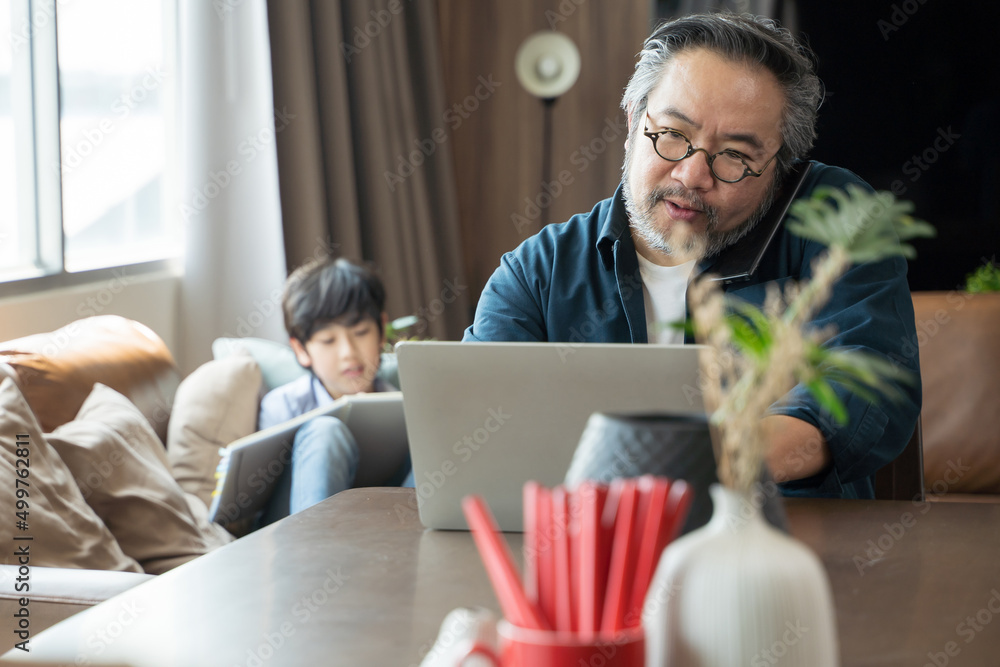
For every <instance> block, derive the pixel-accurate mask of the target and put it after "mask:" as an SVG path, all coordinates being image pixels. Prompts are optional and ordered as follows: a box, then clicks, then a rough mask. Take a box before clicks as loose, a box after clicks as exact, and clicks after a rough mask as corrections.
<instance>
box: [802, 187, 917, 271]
mask: <svg viewBox="0 0 1000 667" xmlns="http://www.w3.org/2000/svg"><path fill="white" fill-rule="evenodd" d="M912 211H913V204H912V203H911V202H908V201H899V200H897V199H896V198H895V197H894V196H893V195H892V193H890V192H884V191H883V192H874V193H873V192H869V191H867V190H865V189H863V188H861V187H859V186H857V185H855V184H849V185H848V186H847V188H846V190H841V189H838V188H831V187H819V188H816V189H815V190H814V191H813V193H812V196H810V197H808V198H802V199H798V200H796V201H795V202H794V203H793V204H792V207H791V215H792V219H790V220H789V222H788V230H789V231H791V232H792V233H793V234H796V235H798V236H801V237H803V238H807V239H811V240H813V241H818V242H819V243H822V244H823V245H825V246H827V247H833V246H838V247H840V248H843V249H844V250H845V251H846V252H847V254H848V256H849V257H850V258H851V261H853V262H855V263H860V262H871V261H876V260H880V259H884V258H886V257H890V256H893V255H901V256H903V257H906V258H913V257H915V256H916V250H914V248H913V246H912V245H910V244H908V243H905V241H908V240H910V239H913V238H918V237H930V236H934V234H935V231H934V227H932V226H931V225H929V224H928V223H926V222H924V221H922V220H917V219H915V218H914V217H913V216H912V215H911V213H912Z"/></svg>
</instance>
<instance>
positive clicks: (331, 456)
mask: <svg viewBox="0 0 1000 667" xmlns="http://www.w3.org/2000/svg"><path fill="white" fill-rule="evenodd" d="M359 459H360V453H359V450H358V443H357V441H356V440H355V439H354V436H353V435H352V434H351V432H350V430H349V429H348V428H347V426H345V425H344V422H342V421H340V420H339V419H337V418H336V417H330V416H322V417H316V418H315V419H313V420H311V421H309V422H307V423H306V424H304V425H303V426H302V427H301V428H300V429H299V430H298V431H297V432H296V433H295V440H294V441H293V446H292V462H291V466H289V468H290V469H289V470H285V471H283V472H282V473H281V476H280V477H279V478H278V480H277V484H276V486H275V488H274V494H273V495H272V496H271V500H270V501H268V506H267V508H266V509H265V511H264V517H263V521H262V524H263V525H267V524H270V523H273V522H275V521H278V520H279V519H283V518H284V517H286V516H288V515H290V514H295V513H296V512H301V511H302V510H304V509H306V508H307V507H312V506H313V505H315V504H316V503H318V502H320V501H321V500H326V499H327V498H329V497H330V496H332V495H334V494H335V493H340V492H341V491H344V490H345V489H349V488H351V487H352V486H354V475H355V473H356V472H357V470H358V460H359ZM407 467H408V466H407ZM399 476H401V475H399ZM409 477H410V478H411V480H412V472H411V473H410V476H409ZM396 483H397V484H398V483H399V482H398V476H397V481H396ZM405 485H407V484H405V483H404V486H405ZM408 485H409V486H412V485H413V482H412V481H409V484H408Z"/></svg>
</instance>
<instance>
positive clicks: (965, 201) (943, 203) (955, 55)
mask: <svg viewBox="0 0 1000 667" xmlns="http://www.w3.org/2000/svg"><path fill="white" fill-rule="evenodd" d="M799 17H800V22H799V28H800V31H801V33H802V34H804V35H805V36H806V37H807V38H808V40H809V42H810V44H811V45H812V47H813V49H814V50H815V51H816V53H817V55H818V56H819V59H820V65H819V74H820V77H821V78H822V79H823V81H824V83H825V84H826V87H827V91H828V92H827V99H826V101H825V103H824V105H823V107H822V108H821V111H820V122H819V135H820V136H819V140H818V142H817V145H816V148H815V150H814V151H813V157H814V158H816V159H818V160H821V161H823V162H828V163H832V164H837V165H840V166H844V167H848V168H850V169H852V170H853V171H855V172H856V173H858V174H859V175H860V176H862V177H863V178H865V179H866V180H867V181H868V182H869V183H871V184H872V186H874V187H875V188H878V189H886V190H888V189H892V188H895V190H896V193H897V194H900V193H901V196H902V197H903V198H905V199H909V200H911V201H913V202H914V204H915V206H916V214H917V215H918V216H919V217H921V218H923V219H925V220H927V221H928V222H930V223H932V224H933V225H934V226H935V227H937V230H938V236H937V237H936V238H935V239H930V240H920V241H918V242H917V243H916V244H915V245H916V247H917V252H918V257H917V259H916V260H915V261H913V262H911V264H910V286H911V288H912V289H915V290H917V289H919V290H926V289H945V290H947V289H952V288H954V287H956V286H957V285H959V284H962V283H964V278H965V275H966V274H967V273H969V272H971V271H972V270H974V269H975V267H976V266H978V265H979V264H981V263H982V261H983V260H984V259H990V258H993V257H995V256H996V255H997V253H998V246H1000V130H998V128H1000V87H998V84H1000V55H998V50H997V46H996V43H997V37H996V30H997V26H998V25H1000V4H998V3H993V2H985V1H983V2H965V3H956V2H943V1H941V0H925V1H924V2H923V3H921V2H920V0H907V1H902V0H896V1H893V2H889V1H887V0H839V1H838V2H836V3H819V2H808V3H807V2H800V3H799Z"/></svg>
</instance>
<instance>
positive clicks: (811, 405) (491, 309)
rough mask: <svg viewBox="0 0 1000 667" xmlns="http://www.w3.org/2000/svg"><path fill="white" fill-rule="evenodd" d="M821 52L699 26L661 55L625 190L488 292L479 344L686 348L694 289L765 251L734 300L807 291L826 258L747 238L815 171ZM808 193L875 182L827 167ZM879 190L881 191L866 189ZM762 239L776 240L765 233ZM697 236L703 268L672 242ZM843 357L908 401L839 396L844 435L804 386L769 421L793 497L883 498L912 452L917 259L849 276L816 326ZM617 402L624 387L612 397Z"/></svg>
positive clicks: (763, 26)
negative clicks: (794, 288) (855, 357)
mask: <svg viewBox="0 0 1000 667" xmlns="http://www.w3.org/2000/svg"><path fill="white" fill-rule="evenodd" d="M812 63H813V55H812V53H811V52H809V51H808V50H807V49H806V48H805V47H804V46H802V45H800V44H798V43H797V42H796V41H795V40H794V38H793V37H792V36H791V35H790V34H789V33H788V31H786V30H784V29H782V28H780V27H778V26H777V25H776V24H775V23H774V22H773V21H771V20H769V19H762V18H758V17H752V16H747V15H732V14H711V15H693V16H687V17H684V18H680V19H677V20H674V21H671V22H669V23H666V24H663V25H662V26H660V27H659V28H657V30H656V31H655V32H654V33H653V34H652V35H651V36H650V37H649V38H648V39H647V40H646V42H645V45H644V48H643V51H642V53H641V54H640V56H639V61H638V63H637V64H636V68H635V73H634V74H633V76H632V78H631V80H630V81H629V84H628V87H627V88H626V90H625V95H624V97H623V99H622V108H623V109H625V111H626V113H627V115H628V126H629V134H628V138H627V140H626V144H625V163H624V166H623V169H622V183H621V186H620V187H619V188H618V190H617V191H616V192H615V193H614V195H613V196H612V197H611V198H610V199H605V200H604V201H601V202H599V203H598V204H597V205H596V206H595V207H594V209H593V210H592V211H591V212H590V213H587V214H581V215H576V216H573V217H572V218H570V220H569V221H567V222H565V223H562V224H557V225H549V226H547V227H545V228H544V229H542V230H541V231H540V232H539V233H538V234H536V235H535V236H533V237H531V238H529V239H527V240H526V241H524V242H523V243H522V244H521V245H520V246H519V247H518V248H517V249H515V250H514V251H512V252H509V253H507V254H505V255H504V256H503V258H502V260H501V264H500V267H499V268H498V269H497V270H496V271H495V272H494V274H493V276H492V277H491V278H490V280H489V282H488V283H487V284H486V287H485V289H484V291H483V294H482V296H481V298H480V301H479V305H478V307H477V310H476V317H475V321H474V322H473V324H472V326H470V327H469V328H468V329H467V330H466V332H465V340H467V341H501V340H502V341H555V342H574V343H579V342H617V343H628V342H631V343H646V342H648V341H650V340H654V341H656V342H681V341H682V340H683V334H681V333H677V332H676V331H675V330H670V329H665V328H664V327H662V326H660V323H663V322H674V321H678V320H682V319H683V318H684V316H685V313H686V301H685V295H686V289H687V285H688V282H689V280H690V279H691V278H692V276H696V275H698V274H700V273H702V272H704V271H708V272H712V271H713V267H716V266H719V265H721V264H723V263H724V261H725V260H726V259H727V257H731V256H732V255H733V253H735V252H737V251H740V252H742V251H745V250H748V249H749V250H756V249H757V248H748V246H749V245H757V246H759V247H760V248H764V247H766V251H765V252H764V254H763V258H762V260H761V262H760V264H759V266H758V268H757V269H756V271H755V272H753V273H752V274H751V275H750V276H749V277H748V278H746V279H744V280H742V281H736V282H732V283H730V284H728V285H727V286H726V288H725V289H726V290H727V292H728V293H729V294H732V295H736V296H738V297H740V298H742V299H744V300H746V301H749V302H752V303H756V304H761V303H763V300H764V295H765V289H766V286H767V285H768V284H772V283H777V284H780V283H782V282H783V281H785V280H787V279H807V278H808V277H809V276H810V270H811V268H810V267H811V263H812V261H813V259H814V258H815V257H816V256H817V255H818V254H819V253H821V252H822V251H823V250H824V248H823V247H822V246H821V245H820V244H818V243H815V242H811V241H807V240H804V239H802V238H799V237H795V236H793V235H791V234H790V233H789V232H787V230H785V229H784V227H783V226H782V227H781V228H780V229H779V230H778V232H777V234H775V237H774V238H773V240H772V241H771V242H770V244H769V245H768V244H767V239H766V235H765V236H764V237H762V236H761V234H752V233H750V232H751V230H753V228H754V226H755V224H756V223H757V222H758V221H760V220H761V218H762V217H763V216H764V214H765V213H766V212H767V210H768V209H769V208H770V205H771V203H772V201H773V200H774V198H775V196H776V195H777V194H778V193H779V192H780V191H781V189H782V188H783V187H788V183H789V182H790V181H791V180H792V178H793V176H794V174H795V172H796V171H797V170H799V169H800V168H801V167H802V166H803V165H802V164H800V163H799V161H800V160H802V159H804V158H805V156H806V154H807V153H808V151H809V149H810V148H811V147H812V144H813V141H814V139H815V136H816V131H815V124H816V112H817V108H818V106H819V103H820V101H821V97H822V92H821V85H820V82H819V79H818V78H817V76H816V74H815V72H814V70H813V64H812ZM806 164H807V165H809V167H810V169H809V171H808V172H807V174H806V177H805V180H804V181H803V182H802V185H801V188H800V190H799V196H809V194H810V193H811V192H812V191H813V190H814V189H816V188H817V187H819V186H831V187H838V188H843V187H844V186H845V185H847V184H848V183H856V184H859V185H861V186H863V187H865V188H868V186H867V184H865V183H864V182H863V181H861V180H860V179H859V178H858V177H857V176H856V175H854V174H853V173H851V172H850V171H847V170H845V169H840V168H837V167H831V166H827V165H824V164H820V163H816V162H812V163H806ZM868 189H870V188H868ZM763 228H764V226H763V225H762V227H761V229H763ZM676 230H683V231H685V232H686V234H687V241H686V242H685V244H689V243H690V242H691V238H692V236H694V237H697V239H698V240H700V242H701V243H703V244H704V246H705V247H707V252H706V253H705V259H702V260H701V261H700V262H697V266H696V265H695V262H694V261H689V262H684V261H683V259H682V258H683V257H684V256H685V254H687V253H686V250H687V248H686V247H685V248H681V247H674V246H672V245H671V243H672V241H673V239H676V238H677V237H676V236H673V237H672V232H674V231H676ZM813 324H814V325H816V326H818V327H826V326H830V325H832V326H833V327H834V328H835V330H836V332H837V333H836V334H835V335H834V336H833V337H832V338H831V339H830V341H829V343H828V344H829V345H831V346H838V347H850V348H858V349H865V350H867V351H869V352H872V353H877V354H880V355H882V356H884V357H886V358H891V359H893V360H894V361H896V362H898V363H901V364H902V366H904V367H906V368H908V369H909V370H911V371H912V373H913V374H914V378H915V383H914V384H910V385H901V386H899V387H898V388H899V389H900V390H901V391H902V392H903V394H904V396H905V399H904V400H902V401H899V402H892V401H888V400H882V401H878V402H869V401H866V400H863V399H861V398H859V397H857V396H853V395H851V394H849V393H848V392H847V391H846V390H839V394H840V396H841V399H842V400H843V401H844V403H845V405H846V406H847V409H848V413H849V423H848V424H847V425H846V426H844V427H840V426H838V425H837V424H836V423H834V422H833V420H832V419H831V418H830V416H829V415H828V414H827V413H825V412H823V411H821V410H820V408H819V406H818V404H817V403H816V401H815V400H814V399H813V398H812V397H811V396H810V395H809V394H808V393H807V392H806V391H805V389H804V388H803V387H801V386H799V387H795V388H794V389H793V390H792V391H791V392H790V393H789V395H788V396H786V397H785V398H784V399H783V400H782V401H781V402H780V405H778V404H776V405H775V406H773V407H772V414H771V415H769V416H768V417H766V418H765V422H766V423H765V429H766V432H767V433H768V437H769V440H770V442H769V453H768V457H767V458H768V464H769V466H770V468H771V472H772V474H773V475H774V477H775V479H777V480H779V481H782V482H783V484H782V491H783V493H785V494H786V495H813V496H831V497H845V498H870V497H872V496H873V475H874V473H875V471H876V470H878V469H879V468H880V467H882V466H883V465H885V464H886V463H887V462H889V461H891V460H892V459H894V458H895V457H896V456H897V455H898V454H899V452H900V451H902V449H903V448H904V446H905V445H906V442H907V440H908V439H909V437H910V435H911V433H912V432H913V428H914V425H915V423H916V419H917V415H918V414H919V412H920V395H921V393H920V384H919V368H918V359H917V356H916V355H915V354H910V355H903V354H901V353H900V350H901V349H913V348H912V346H908V345H904V343H906V342H908V341H912V340H914V339H915V336H916V331H915V327H914V317H913V306H912V302H911V300H910V293H909V289H908V287H907V283H906V262H905V261H904V260H903V259H902V258H898V257H896V258H893V259H888V260H884V261H880V262H877V263H869V264H861V265H855V266H852V267H851V268H850V269H849V270H848V271H847V273H846V274H845V275H844V276H843V277H842V278H841V279H840V281H839V282H838V283H837V285H836V286H835V289H834V292H833V295H832V297H831V299H830V301H829V303H828V304H827V305H826V307H825V308H823V309H822V310H821V311H820V312H819V313H818V314H817V316H816V317H815V319H814V321H813ZM608 390H609V391H614V388H613V387H609V388H608Z"/></svg>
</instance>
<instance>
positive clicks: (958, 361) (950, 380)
mask: <svg viewBox="0 0 1000 667" xmlns="http://www.w3.org/2000/svg"><path fill="white" fill-rule="evenodd" d="M913 307H914V312H915V316H916V324H917V341H916V345H915V346H914V345H912V344H910V345H904V346H903V347H904V349H903V350H902V353H903V354H914V353H916V352H917V349H919V354H920V375H921V379H922V382H923V391H924V396H923V411H922V413H921V419H922V422H923V445H924V446H923V455H924V479H925V486H926V489H927V494H928V497H929V498H931V499H936V500H962V501H989V502H996V501H1000V410H998V409H997V401H998V398H1000V343H998V340H1000V294H968V293H965V292H959V291H952V292H914V294H913Z"/></svg>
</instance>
